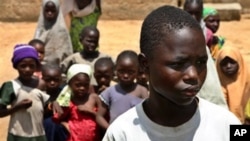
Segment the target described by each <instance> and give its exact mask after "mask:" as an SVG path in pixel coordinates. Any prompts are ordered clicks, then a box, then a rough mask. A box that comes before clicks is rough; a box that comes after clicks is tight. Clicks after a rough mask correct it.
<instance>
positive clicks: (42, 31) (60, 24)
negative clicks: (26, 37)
mask: <svg viewBox="0 0 250 141" xmlns="http://www.w3.org/2000/svg"><path fill="white" fill-rule="evenodd" d="M48 2H53V3H54V4H55V6H56V8H57V11H58V15H57V19H56V21H55V22H50V21H47V20H46V19H45V18H44V14H43V11H44V7H45V5H46V3H48ZM34 38H36V39H40V40H42V41H43V42H44V43H45V56H44V62H45V63H47V62H52V63H58V64H59V63H60V62H61V61H62V60H64V59H65V58H66V57H68V56H69V55H71V54H73V47H72V43H71V39H70V36H69V33H68V29H67V27H66V24H65V21H64V18H63V14H62V11H61V8H60V1H59V0H43V2H42V7H41V11H40V15H39V19H38V24H37V28H36V31H35V35H34Z"/></svg>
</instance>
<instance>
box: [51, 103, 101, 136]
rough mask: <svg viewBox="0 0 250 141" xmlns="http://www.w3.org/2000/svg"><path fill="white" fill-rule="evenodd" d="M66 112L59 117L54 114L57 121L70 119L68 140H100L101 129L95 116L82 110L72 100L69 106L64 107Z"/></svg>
mask: <svg viewBox="0 0 250 141" xmlns="http://www.w3.org/2000/svg"><path fill="white" fill-rule="evenodd" d="M63 110H64V113H63V115H62V116H61V117H60V118H59V117H58V116H57V115H54V117H53V120H54V121H56V122H61V121H68V124H69V129H70V134H69V137H68V139H67V141H99V140H100V139H99V133H98V132H99V130H98V129H97V124H96V122H95V117H94V116H93V115H91V114H89V113H85V112H80V111H78V109H77V106H76V105H75V104H74V103H73V102H70V106H69V107H64V108H63Z"/></svg>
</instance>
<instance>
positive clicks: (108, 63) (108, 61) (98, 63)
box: [94, 57, 115, 70]
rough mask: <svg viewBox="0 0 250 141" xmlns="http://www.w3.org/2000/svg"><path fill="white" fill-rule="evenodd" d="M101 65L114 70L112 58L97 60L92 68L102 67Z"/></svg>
mask: <svg viewBox="0 0 250 141" xmlns="http://www.w3.org/2000/svg"><path fill="white" fill-rule="evenodd" d="M102 65H105V66H110V67H111V68H112V70H114V66H115V64H114V62H113V60H112V58H110V57H101V58H99V59H98V60H97V61H96V62H95V65H94V68H96V67H98V66H102Z"/></svg>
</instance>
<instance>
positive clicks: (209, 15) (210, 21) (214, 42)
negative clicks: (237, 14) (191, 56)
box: [203, 7, 225, 60]
mask: <svg viewBox="0 0 250 141" xmlns="http://www.w3.org/2000/svg"><path fill="white" fill-rule="evenodd" d="M203 19H204V22H205V24H206V27H207V28H209V29H210V30H211V31H212V36H213V37H212V39H211V40H209V41H208V43H207V45H208V46H209V49H210V51H211V55H212V57H213V59H214V60H216V57H217V54H218V51H219V50H220V49H221V48H222V47H223V45H224V42H225V38H223V37H221V36H216V35H214V34H215V33H216V32H217V31H218V29H219V26H220V16H219V13H218V11H217V10H216V9H214V8H211V7H205V8H203Z"/></svg>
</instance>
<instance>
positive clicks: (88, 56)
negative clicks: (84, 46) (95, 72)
mask: <svg viewBox="0 0 250 141" xmlns="http://www.w3.org/2000/svg"><path fill="white" fill-rule="evenodd" d="M80 54H81V56H82V57H83V58H84V59H92V58H97V57H98V55H99V52H98V51H95V52H92V53H87V52H86V51H84V50H83V51H82V52H80Z"/></svg>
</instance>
